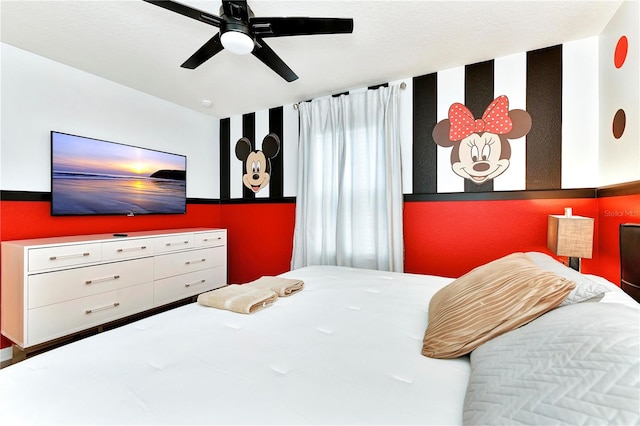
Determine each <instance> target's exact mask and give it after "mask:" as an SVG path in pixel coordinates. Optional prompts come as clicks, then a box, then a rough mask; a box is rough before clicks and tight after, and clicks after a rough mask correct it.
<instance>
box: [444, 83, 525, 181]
mask: <svg viewBox="0 0 640 426" xmlns="http://www.w3.org/2000/svg"><path fill="white" fill-rule="evenodd" d="M530 130H531V116H530V115H529V113H528V112H527V111H524V110H521V109H514V110H511V111H509V98H507V97H506V96H504V95H502V96H498V97H497V98H496V99H494V100H493V102H491V104H489V106H488V107H487V109H486V110H485V111H484V114H482V118H481V119H476V118H474V116H473V114H472V113H471V111H469V109H468V108H467V107H465V106H464V105H462V104H460V103H457V102H456V103H454V104H452V105H451V106H450V107H449V117H448V118H446V119H444V120H442V121H440V122H439V123H438V124H436V126H435V127H434V129H433V132H432V136H433V140H434V142H435V143H436V144H438V145H440V146H443V147H450V146H451V147H453V149H452V151H451V168H452V170H453V172H454V173H455V174H457V175H458V176H461V177H463V178H464V179H468V180H469V181H471V182H473V183H475V184H478V185H480V184H482V183H484V182H487V181H489V180H491V179H493V178H495V177H496V176H499V175H501V174H502V173H504V172H505V171H506V170H507V168H508V167H509V164H510V163H509V160H510V158H511V145H510V144H509V139H517V138H520V137H522V136H524V135H526V134H528V133H529V131H530Z"/></svg>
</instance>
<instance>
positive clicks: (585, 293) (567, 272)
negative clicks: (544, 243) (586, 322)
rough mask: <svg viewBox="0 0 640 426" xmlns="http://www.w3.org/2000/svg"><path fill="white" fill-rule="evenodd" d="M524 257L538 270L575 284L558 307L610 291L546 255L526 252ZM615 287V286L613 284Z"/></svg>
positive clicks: (600, 295)
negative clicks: (554, 274) (548, 272)
mask: <svg viewBox="0 0 640 426" xmlns="http://www.w3.org/2000/svg"><path fill="white" fill-rule="evenodd" d="M526 255H527V256H528V257H529V258H530V259H531V260H532V261H533V263H535V264H536V265H538V266H539V267H540V268H542V269H544V270H546V271H551V272H553V273H556V274H558V275H560V276H561V277H564V278H567V279H570V280H571V281H573V282H574V283H576V288H575V289H573V291H571V293H569V296H567V298H566V299H565V300H564V301H563V302H562V303H561V304H560V306H566V305H571V304H573V303H579V302H583V301H585V300H589V299H592V298H595V297H600V298H602V296H603V295H604V294H605V293H606V292H608V291H611V290H612V289H611V288H610V287H607V286H606V285H603V284H601V283H598V282H595V281H593V280H590V279H589V278H587V277H586V276H584V275H583V274H581V273H580V272H578V271H576V270H575V269H571V268H569V267H567V266H565V265H563V264H562V263H560V262H558V261H557V260H556V259H554V258H553V257H551V256H549V255H548V254H544V253H539V252H527V253H526ZM614 285H615V284H614Z"/></svg>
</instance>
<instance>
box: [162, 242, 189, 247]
mask: <svg viewBox="0 0 640 426" xmlns="http://www.w3.org/2000/svg"><path fill="white" fill-rule="evenodd" d="M185 244H189V241H181V242H177V243H166V244H165V245H166V246H167V247H171V246H173V245H185Z"/></svg>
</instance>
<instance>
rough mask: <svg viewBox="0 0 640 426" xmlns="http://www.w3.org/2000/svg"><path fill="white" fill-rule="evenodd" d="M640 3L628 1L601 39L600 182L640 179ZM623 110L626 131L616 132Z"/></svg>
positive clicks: (611, 183) (603, 184) (607, 183)
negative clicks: (623, 46)
mask: <svg viewBox="0 0 640 426" xmlns="http://www.w3.org/2000/svg"><path fill="white" fill-rule="evenodd" d="M639 22H640V3H639V2H638V1H625V2H624V3H623V4H622V5H621V6H620V9H618V12H617V13H616V14H615V15H614V16H613V18H612V19H611V21H610V22H609V25H607V27H606V28H605V30H604V31H603V32H602V34H601V36H600V38H599V41H600V58H599V63H600V69H599V71H600V84H599V92H600V112H599V115H600V147H599V172H600V178H599V183H600V186H606V185H615V184H618V183H624V182H631V181H636V180H640V83H639V76H640V29H639V28H638V27H639V26H640V25H639ZM623 36H624V37H626V38H627V40H628V52H627V55H626V59H625V60H624V62H622V63H621V64H618V65H621V66H619V68H618V67H616V65H615V63H614V57H615V52H616V46H617V45H618V42H619V40H620V39H621V37H623ZM619 110H622V111H624V114H625V116H626V124H625V128H624V132H623V133H622V135H621V136H620V137H619V138H617V139H616V138H615V137H614V135H613V130H612V129H613V119H614V117H615V115H616V112H617V111H619Z"/></svg>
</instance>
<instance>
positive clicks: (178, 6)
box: [143, 0, 222, 28]
mask: <svg viewBox="0 0 640 426" xmlns="http://www.w3.org/2000/svg"><path fill="white" fill-rule="evenodd" d="M143 1H146V2H147V3H151V4H153V5H156V6H160V7H162V8H164V9H167V10H170V11H172V12H176V13H179V14H180V15H184V16H187V17H189V18H192V19H195V20H197V21H200V22H204V23H205V24H209V25H213V26H214V27H218V28H219V27H220V24H221V23H222V19H221V18H220V17H219V16H216V15H212V14H210V13H207V12H204V11H202V10H198V9H194V8H192V7H190V6H186V5H184V4H182V3H178V2H175V1H170V0H143Z"/></svg>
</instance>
